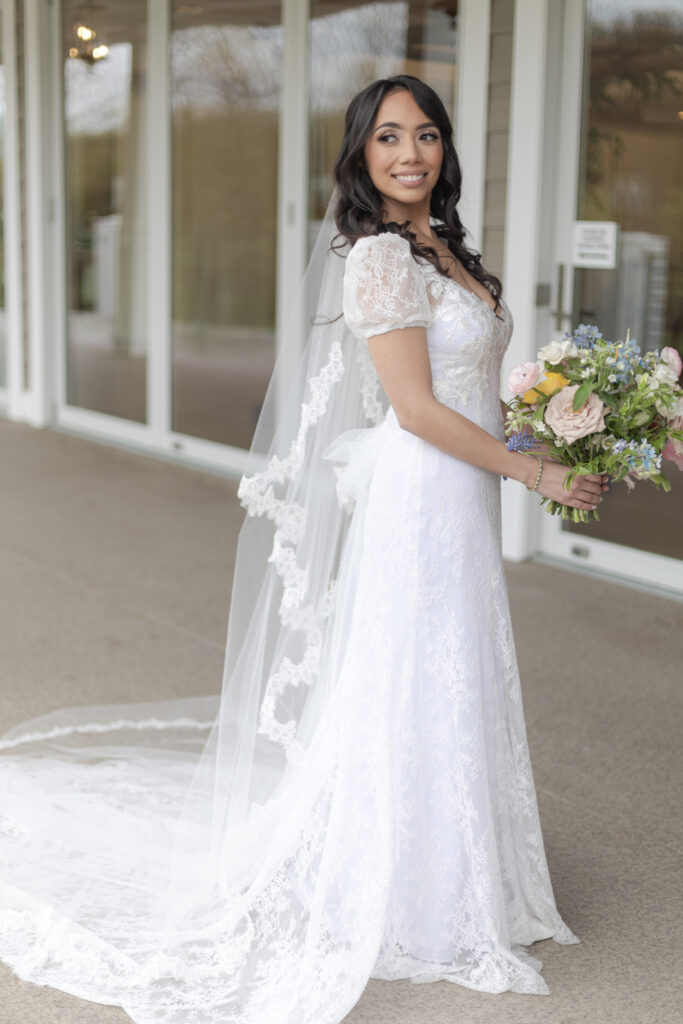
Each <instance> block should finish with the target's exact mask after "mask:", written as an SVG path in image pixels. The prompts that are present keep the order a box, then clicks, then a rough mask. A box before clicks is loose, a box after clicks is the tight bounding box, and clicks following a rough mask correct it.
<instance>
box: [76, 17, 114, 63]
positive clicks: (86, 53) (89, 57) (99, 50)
mask: <svg viewBox="0 0 683 1024" xmlns="http://www.w3.org/2000/svg"><path fill="white" fill-rule="evenodd" d="M74 36H75V45H74V46H71V47H70V48H69V56H70V57H71V58H73V59H74V60H83V61H85V63H86V64H90V65H92V64H96V63H97V61H98V60H102V59H103V58H104V57H106V56H107V54H108V53H109V47H108V46H105V45H104V43H96V42H95V38H96V36H97V33H96V32H95V30H94V29H93V28H88V26H87V25H80V24H76V25H74Z"/></svg>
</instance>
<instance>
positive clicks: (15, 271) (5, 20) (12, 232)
mask: <svg viewBox="0 0 683 1024" xmlns="http://www.w3.org/2000/svg"><path fill="white" fill-rule="evenodd" d="M14 14H15V7H14V4H13V3H3V5H2V57H3V65H4V70H5V147H4V152H3V155H2V159H3V169H4V178H5V182H4V194H3V196H2V202H3V204H4V221H5V331H6V338H7V412H8V415H9V417H10V418H11V419H21V418H22V417H23V404H24V403H23V388H24V351H23V323H24V320H23V311H22V304H21V216H20V208H21V200H20V184H19V178H20V172H19V111H18V104H17V51H16V21H15V16H14Z"/></svg>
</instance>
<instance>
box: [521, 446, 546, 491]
mask: <svg viewBox="0 0 683 1024" xmlns="http://www.w3.org/2000/svg"><path fill="white" fill-rule="evenodd" d="M524 454H525V455H528V456H529V458H530V459H537V460H538V473H537V474H536V483H535V484H534V486H533V487H527V490H528V491H532V492H533V491H535V490H536V489H537V488H538V485H539V484H540V482H541V473H542V472H543V456H542V455H531V453H530V452H525V453H524Z"/></svg>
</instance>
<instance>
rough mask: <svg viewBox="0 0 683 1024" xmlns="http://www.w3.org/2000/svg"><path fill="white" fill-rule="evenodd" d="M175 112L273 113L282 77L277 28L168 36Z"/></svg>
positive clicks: (209, 28) (212, 29) (223, 28)
mask: <svg viewBox="0 0 683 1024" xmlns="http://www.w3.org/2000/svg"><path fill="white" fill-rule="evenodd" d="M171 62H172V65H173V79H174V89H173V106H174V108H178V107H185V106H192V107H195V108H197V109H199V108H201V109H204V110H205V111H207V112H209V111H211V110H216V109H222V108H224V107H225V106H226V105H229V106H232V107H235V108H240V109H245V110H246V109H251V110H254V109H256V110H277V108H278V104H279V100H280V79H281V74H282V30H281V28H280V27H279V26H268V27H263V28H261V27H258V26H236V25H220V26H215V25H202V26H198V27H193V28H184V29H182V30H179V31H175V32H173V33H172V36H171Z"/></svg>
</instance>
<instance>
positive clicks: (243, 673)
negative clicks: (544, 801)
mask: <svg viewBox="0 0 683 1024" xmlns="http://www.w3.org/2000/svg"><path fill="white" fill-rule="evenodd" d="M332 233H333V230H332V222H331V216H330V209H329V208H328V214H327V216H326V219H325V222H324V223H323V226H322V229H321V233H320V238H319V241H318V244H317V247H316V250H315V252H314V256H313V259H312V262H311V267H310V269H309V272H308V275H307V278H306V280H305V282H304V286H303V288H302V292H301V295H300V296H299V299H298V301H297V304H296V308H295V311H294V314H293V319H292V323H291V325H290V334H289V337H290V339H297V338H300V337H301V335H302V329H303V328H302V325H303V324H305V323H306V322H308V321H309V319H310V312H311V311H312V310H316V311H317V319H316V321H315V322H316V326H314V327H313V328H312V330H311V332H310V334H309V336H308V341H307V344H306V346H305V349H304V351H303V353H302V355H301V357H300V358H299V360H298V363H296V372H295V373H294V374H292V373H291V366H292V358H291V352H292V349H291V347H290V348H289V349H285V352H286V353H287V358H286V359H285V358H283V357H281V358H280V360H279V361H278V364H277V365H276V371H275V373H274V376H273V380H272V381H271V384H270V387H269V391H268V395H267V397H266V402H265V404H264V408H263V410H262V413H261V417H260V419H259V424H258V427H257V432H256V436H255V440H254V445H253V446H252V450H251V453H250V459H249V464H248V466H247V470H246V471H245V474H244V476H243V478H242V480H241V482H240V488H239V495H240V499H241V501H242V503H243V505H244V507H245V508H246V511H247V516H246V518H245V522H244V525H243V527H242V530H241V532H240V537H239V543H238V552H237V564H236V570H235V578H234V584H233V592H232V603H231V611H230V621H229V625H228V636H227V642H226V658H225V670H224V678H223V688H222V692H221V695H220V697H218V696H216V697H211V696H209V697H198V698H188V699H187V700H181V701H167V702H161V703H159V702H157V703H154V704H140V705H131V706H126V707H120V706H119V707H99V708H88V709H71V710H64V711H61V712H58V713H55V714H54V715H48V716H45V717H43V718H42V719H40V720H37V721H35V722H32V723H26V724H25V725H23V726H22V727H20V728H18V729H14V730H12V732H10V733H8V734H7V735H6V736H5V737H3V740H2V742H1V743H0V792H1V793H2V797H1V798H0V863H1V864H2V868H1V874H0V878H1V880H2V887H1V890H0V892H1V900H2V901H1V903H0V956H1V957H2V958H3V959H4V960H6V961H7V962H8V963H10V964H11V965H12V966H13V968H14V969H15V971H16V972H17V973H18V974H19V976H20V977H22V978H24V979H26V980H30V981H34V982H37V983H39V984H48V985H54V986H55V987H58V988H61V989H63V990H65V991H67V992H71V993H73V994H75V995H79V996H82V997H84V998H87V999H91V1000H95V1001H98V1002H104V1003H112V1004H115V1005H121V1006H123V1007H124V1009H126V1010H127V1012H128V1013H129V1014H130V1016H131V1017H132V1018H133V1020H135V1021H136V1022H138V1024H151V1022H166V1024H200V1022H201V1024H212V1022H219V1021H220V1022H221V1024H257V1022H258V1024H263V1021H266V1020H267V1021H268V1022H269V1024H338V1022H339V1021H341V1020H342V1018H343V1017H344V1015H345V1014H346V1013H347V1012H348V1011H349V1010H350V1009H351V1007H352V1006H353V1005H354V1004H355V1002H356V1001H357V1000H358V998H359V996H360V994H361V992H362V990H363V988H364V986H365V984H366V982H367V980H368V978H370V977H378V978H399V977H410V978H412V979H413V980H414V981H432V980H437V979H439V978H446V979H448V980H451V981H455V982H458V983H460V984H463V985H467V986H470V987H473V988H478V989H482V990H484V991H489V992H499V991H503V990H505V989H511V990H513V991H518V992H545V991H547V988H546V985H545V982H544V981H543V979H542V977H541V975H540V973H539V970H540V966H541V965H540V963H539V961H538V960H536V959H535V958H533V957H530V956H529V955H528V954H527V953H525V951H524V950H523V949H522V947H523V946H525V945H527V944H529V943H531V942H533V941H535V940H536V939H539V938H545V937H549V936H554V937H555V939H556V940H557V941H560V942H573V941H576V939H575V937H574V936H573V935H572V933H571V932H570V931H569V929H568V928H567V926H566V925H565V924H564V922H563V921H562V920H561V918H560V916H559V914H558V912H557V909H556V907H555V903H554V900H553V896H552V889H551V885H550V880H549V877H548V872H547V865H546V860H545V855H544V851H543V843H542V837H541V832H540V826H539V821H538V814H537V808H536V799H535V793H534V788H533V779H532V774H531V767H530V763H529V756H528V749H527V745H526V735H525V728H524V718H523V711H522V704H521V696H520V690H519V678H518V674H517V666H516V660H515V654H514V645H513V640H512V633H511V629H510V621H509V612H508V606H507V595H506V591H505V582H504V577H503V572H502V565H501V557H500V540H499V536H500V519H499V516H500V510H499V481H498V478H496V477H494V476H492V475H491V474H488V473H486V472H484V471H483V470H479V469H477V468H476V467H472V466H468V465H466V464H465V463H461V462H459V461H458V460H455V459H452V458H450V457H449V456H446V455H445V454H444V453H442V452H440V451H439V450H438V449H436V448H434V447H432V446H429V445H428V444H426V443H425V442H423V441H422V440H420V439H419V438H417V437H415V436H414V435H412V434H409V433H408V432H407V431H405V430H403V429H401V427H400V426H399V424H398V422H397V420H396V417H395V415H394V414H393V410H391V409H390V408H389V407H388V403H387V402H386V397H385V396H384V395H383V393H382V391H381V388H380V387H379V383H378V380H377V377H376V374H375V372H374V369H373V366H372V361H371V359H370V356H369V352H368V349H367V346H366V344H365V341H364V339H365V338H367V337H369V336H371V335H373V334H377V333H381V332H382V331H388V330H391V329H394V328H397V327H401V326H406V325H414V324H421V325H423V326H426V328H427V340H428V346H429V355H430V361H431V364H432V373H433V379H434V393H435V395H436V396H437V397H438V398H439V400H440V401H443V402H445V403H446V404H448V405H450V406H451V407H453V408H457V409H459V411H461V412H463V413H464V414H465V415H468V416H470V418H472V419H474V420H475V421H476V422H478V423H480V424H481V425H482V426H484V427H485V428H486V429H487V430H490V431H491V432H492V433H494V434H498V435H501V429H502V428H501V422H500V410H499V407H498V397H497V396H498V373H499V369H500V362H501V359H502V354H503V351H504V349H505V346H506V345H507V342H508V340H509V336H510V332H511V319H510V315H509V310H508V309H507V307H504V314H503V318H502V319H498V318H496V317H495V316H494V314H493V313H492V311H491V310H490V309H488V308H487V307H486V305H485V304H484V303H482V302H481V300H479V299H477V298H476V297H473V296H471V295H470V294H469V293H467V292H464V291H463V290H462V289H460V288H459V287H458V286H457V285H456V284H455V283H454V282H450V281H448V280H445V279H443V278H442V277H441V276H440V275H439V274H438V273H437V272H436V271H435V270H434V268H432V267H430V265H428V264H418V263H416V262H415V261H414V260H413V259H412V256H411V255H410V252H409V247H408V246H407V243H406V242H405V241H404V240H403V239H401V238H399V237H398V236H394V235H382V236H379V237H374V238H369V239H362V240H360V241H359V242H358V243H357V244H356V246H355V247H354V248H353V250H351V252H350V253H346V252H345V253H344V254H342V255H337V254H334V253H327V248H328V245H329V241H330V238H331V235H332ZM344 256H345V258H344ZM342 279H343V304H344V317H343V318H341V317H338V314H339V313H340V312H341V310H340V309H339V308H338V307H339V306H340V303H341V297H342ZM335 318H337V319H335ZM283 396H284V398H283Z"/></svg>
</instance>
